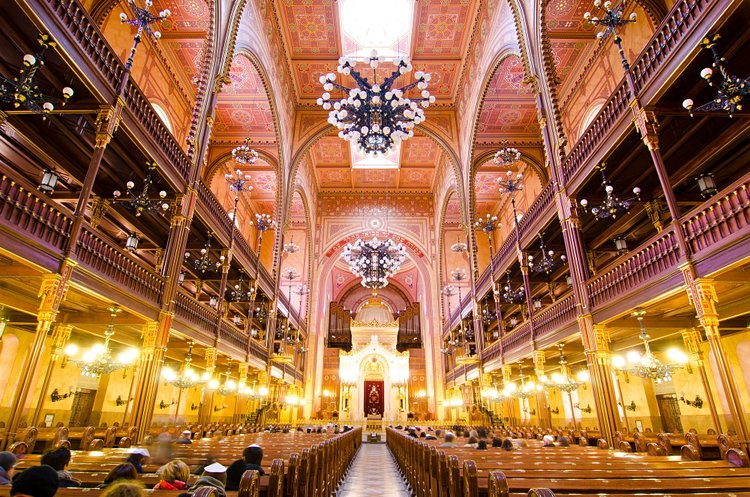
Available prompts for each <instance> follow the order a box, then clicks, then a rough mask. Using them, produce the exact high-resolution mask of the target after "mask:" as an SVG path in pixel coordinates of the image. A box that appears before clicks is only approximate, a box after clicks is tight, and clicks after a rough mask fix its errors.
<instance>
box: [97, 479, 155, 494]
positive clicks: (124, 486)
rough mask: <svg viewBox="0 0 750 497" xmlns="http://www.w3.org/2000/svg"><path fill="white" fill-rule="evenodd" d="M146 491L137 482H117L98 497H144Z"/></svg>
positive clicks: (141, 484)
mask: <svg viewBox="0 0 750 497" xmlns="http://www.w3.org/2000/svg"><path fill="white" fill-rule="evenodd" d="M145 495H146V490H145V489H144V488H143V483H141V482H139V481H134V480H133V481H119V482H117V483H115V484H114V485H111V486H110V487H107V490H105V491H104V492H102V493H101V496H100V497H145Z"/></svg>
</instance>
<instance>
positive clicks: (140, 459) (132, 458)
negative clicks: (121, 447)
mask: <svg viewBox="0 0 750 497" xmlns="http://www.w3.org/2000/svg"><path fill="white" fill-rule="evenodd" d="M150 456H151V454H150V453H149V452H148V449H142V448H136V449H133V450H131V451H130V455H129V456H128V457H127V459H125V462H129V463H130V464H132V465H133V467H134V468H135V470H136V471H137V472H138V474H139V475H141V474H143V465H144V464H146V462H147V461H148V458H149V457H150Z"/></svg>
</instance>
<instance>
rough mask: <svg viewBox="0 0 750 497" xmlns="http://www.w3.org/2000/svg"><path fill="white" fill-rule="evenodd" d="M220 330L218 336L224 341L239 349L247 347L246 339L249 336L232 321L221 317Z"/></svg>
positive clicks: (248, 338)
mask: <svg viewBox="0 0 750 497" xmlns="http://www.w3.org/2000/svg"><path fill="white" fill-rule="evenodd" d="M220 330H221V333H220V336H219V338H220V339H221V341H223V342H226V343H228V344H229V345H231V346H233V347H235V348H237V349H239V350H245V349H247V341H248V340H250V337H248V336H247V335H245V334H244V333H243V332H242V331H240V329H239V328H237V327H236V326H234V325H233V324H232V323H230V322H228V321H227V320H225V319H222V320H221V328H220Z"/></svg>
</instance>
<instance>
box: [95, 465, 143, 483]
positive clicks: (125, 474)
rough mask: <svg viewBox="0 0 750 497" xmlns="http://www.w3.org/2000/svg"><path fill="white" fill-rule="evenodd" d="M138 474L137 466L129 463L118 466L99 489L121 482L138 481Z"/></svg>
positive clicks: (105, 478)
mask: <svg viewBox="0 0 750 497" xmlns="http://www.w3.org/2000/svg"><path fill="white" fill-rule="evenodd" d="M137 479H138V472H137V471H136V470H135V466H133V465H132V464H130V463H129V462H125V463H122V464H118V465H117V466H115V467H114V468H112V470H111V471H110V472H109V473H108V474H107V476H105V477H104V481H103V482H102V484H101V485H99V488H107V487H109V486H110V485H112V484H113V483H115V482H117V481H121V480H137Z"/></svg>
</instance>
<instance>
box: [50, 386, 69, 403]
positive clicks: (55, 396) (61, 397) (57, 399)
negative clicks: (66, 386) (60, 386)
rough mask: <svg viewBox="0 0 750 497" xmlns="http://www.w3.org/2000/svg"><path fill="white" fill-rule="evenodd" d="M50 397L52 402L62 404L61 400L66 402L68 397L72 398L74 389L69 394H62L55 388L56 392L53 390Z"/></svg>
mask: <svg viewBox="0 0 750 497" xmlns="http://www.w3.org/2000/svg"><path fill="white" fill-rule="evenodd" d="M49 396H50V399H51V400H52V402H60V401H61V400H65V399H67V398H68V397H72V396H73V389H72V388H71V389H70V390H69V391H68V393H64V394H60V392H59V391H58V390H57V388H55V389H54V390H52V393H50V394H49Z"/></svg>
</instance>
